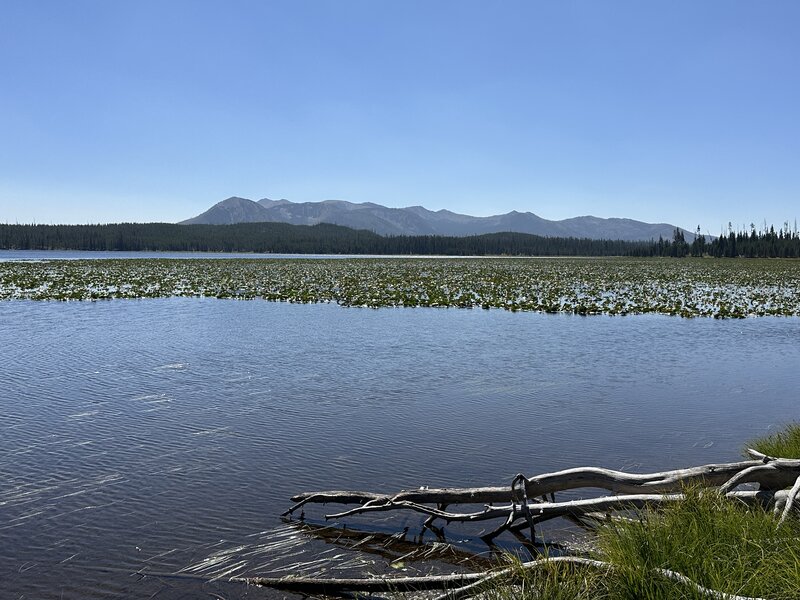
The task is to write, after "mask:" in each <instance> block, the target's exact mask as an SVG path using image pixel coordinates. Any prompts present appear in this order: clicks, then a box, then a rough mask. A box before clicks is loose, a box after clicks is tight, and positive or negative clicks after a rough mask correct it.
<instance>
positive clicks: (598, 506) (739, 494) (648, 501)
mask: <svg viewBox="0 0 800 600" xmlns="http://www.w3.org/2000/svg"><path fill="white" fill-rule="evenodd" d="M787 494H788V492H787V491H786V490H781V491H778V492H772V491H759V490H743V491H733V492H728V494H727V495H726V496H727V497H728V498H730V499H736V500H741V501H743V502H746V503H748V504H753V503H757V502H758V503H761V504H765V505H769V504H771V503H772V502H774V501H775V500H777V499H778V498H779V497H785V496H786V495H787ZM683 499H684V494H677V493H676V494H620V495H615V496H601V497H599V498H588V499H581V500H570V501H567V502H539V503H537V504H530V505H529V508H530V511H531V513H532V516H533V518H534V519H535V521H536V522H537V523H540V522H542V521H547V520H550V519H555V518H558V517H565V516H573V517H580V516H581V515H585V514H587V513H597V512H611V511H619V510H629V509H641V508H645V507H652V508H658V507H660V506H663V505H665V504H669V503H674V502H677V501H680V500H683ZM392 510H410V511H414V512H418V513H421V514H424V515H429V516H433V517H436V518H439V519H442V520H443V521H446V522H448V523H453V522H459V523H469V522H477V521H490V520H492V519H500V518H506V519H507V518H508V517H509V515H513V514H520V515H521V514H522V505H521V504H517V503H515V504H504V505H498V506H487V507H485V508H484V509H483V510H480V511H475V512H453V511H446V510H440V509H438V508H433V507H431V506H426V505H425V504H419V503H417V502H409V501H406V500H401V501H391V502H389V503H387V504H372V505H365V506H358V507H355V508H351V509H350V510H346V511H343V512H340V513H335V514H331V515H326V516H325V518H326V519H342V518H344V517H350V516H353V515H359V514H365V513H372V512H387V511H392Z"/></svg>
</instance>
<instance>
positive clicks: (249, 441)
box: [0, 299, 800, 599]
mask: <svg viewBox="0 0 800 600" xmlns="http://www.w3.org/2000/svg"><path fill="white" fill-rule="evenodd" d="M798 340H800V320H798V319H778V318H761V319H748V320H734V321H719V320H711V319H691V320H686V319H680V318H670V317H661V316H635V317H622V318H620V317H616V318H614V317H602V316H594V317H576V316H566V315H542V314H535V313H511V312H506V311H480V310H457V309H439V310H437V309H380V310H369V309H346V308H341V307H339V306H336V305H327V304H318V305H291V304H280V303H269V302H263V301H249V302H247V301H245V302H237V301H220V300H200V299H165V300H142V301H111V302H101V303H89V302H82V303H55V302H23V301H20V302H7V303H2V304H0V386H1V387H0V595H2V597H3V598H23V597H24V598H101V597H102V598H106V597H144V598H146V597H151V596H152V597H155V598H162V599H163V598H169V599H175V598H192V597H197V596H198V595H199V594H201V593H203V594H209V593H212V594H217V597H220V596H222V597H225V598H238V597H245V596H246V597H265V596H266V595H268V594H267V593H265V592H264V591H263V590H260V589H257V588H243V587H241V586H235V585H233V584H224V583H222V582H219V583H216V584H204V583H202V582H198V581H195V580H191V579H170V578H158V577H150V576H148V577H143V576H142V575H140V574H137V573H138V572H140V571H141V570H143V569H144V570H145V571H158V572H165V573H167V572H169V573H173V572H177V571H183V572H184V573H188V574H194V575H198V576H200V577H206V578H208V577H212V576H218V575H228V574H234V575H245V576H252V575H270V574H277V575H284V574H287V572H297V571H299V572H303V573H309V574H323V573H327V574H332V575H337V574H338V575H341V574H342V573H347V574H353V573H369V572H375V571H381V570H385V569H387V568H388V567H387V566H386V564H384V563H385V561H383V562H382V561H381V557H379V556H377V555H375V554H369V553H365V552H362V553H359V552H357V551H354V550H349V549H346V548H345V549H343V548H342V547H339V546H337V545H336V544H329V543H326V542H324V541H319V540H315V539H314V538H313V537H312V536H308V535H306V534H303V533H301V532H299V531H298V530H297V529H296V528H295V527H294V526H293V525H292V524H287V523H285V522H282V521H281V519H280V517H279V515H280V513H281V512H282V511H283V510H284V509H285V508H287V507H288V506H289V504H290V502H289V497H290V496H291V495H292V494H294V493H297V492H299V491H304V490H315V489H348V488H352V489H368V490H377V491H391V490H396V489H399V488H404V487H418V486H420V485H429V486H447V485H457V486H463V485H494V484H498V485H499V484H508V483H510V481H511V479H512V477H513V476H514V475H515V474H516V473H518V472H523V473H527V474H534V473H537V472H543V471H549V470H554V469H560V468H566V467H572V466H579V465H587V464H589V465H602V466H607V467H612V468H625V469H630V470H636V471H642V470H653V469H662V468H673V467H680V466H688V465H693V464H702V463H706V462H713V461H727V460H735V459H737V457H738V456H739V451H740V448H741V445H742V443H743V442H744V441H746V440H747V439H748V438H751V437H753V436H756V435H760V434H763V433H765V432H767V431H768V430H769V429H770V428H773V427H776V426H778V425H780V424H781V423H783V422H786V421H787V420H792V419H797V418H798V409H797V407H798V389H799V386H800V368H799V367H800V344H799V343H798ZM334 508H335V507H334ZM312 513H313V514H312ZM322 514H323V512H321V511H320V510H317V511H316V512H314V511H312V510H309V516H310V517H312V521H313V518H316V520H317V522H320V521H321V519H320V518H319V517H320V516H321V515H322ZM420 522H421V521H420V519H418V518H417V517H415V516H413V515H405V516H402V517H400V518H399V519H395V520H389V521H387V522H382V521H380V520H378V522H377V524H376V523H375V522H373V521H371V520H370V519H367V518H365V517H360V518H354V519H352V520H350V521H349V524H350V525H351V526H353V527H367V528H368V527H369V526H370V524H372V525H374V526H376V527H378V529H380V528H381V527H382V528H383V529H384V530H385V532H386V533H392V532H394V531H397V530H399V529H402V528H403V526H405V525H408V526H411V527H412V528H414V529H416V528H418V525H419V523H420ZM454 530H455V536H454V539H455V540H456V541H458V535H459V530H458V528H454ZM464 540H465V541H464V543H465V544H466V545H467V546H469V544H470V542H469V539H468V536H467V537H465V538H464ZM473 545H474V544H473ZM390 570H391V569H390ZM401 570H402V569H401ZM215 586H216V587H215Z"/></svg>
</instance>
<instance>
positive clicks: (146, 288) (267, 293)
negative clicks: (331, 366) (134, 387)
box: [0, 258, 800, 318]
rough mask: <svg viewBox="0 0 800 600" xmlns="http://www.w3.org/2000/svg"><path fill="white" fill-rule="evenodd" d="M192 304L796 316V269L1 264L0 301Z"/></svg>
mask: <svg viewBox="0 0 800 600" xmlns="http://www.w3.org/2000/svg"><path fill="white" fill-rule="evenodd" d="M170 296H198V297H216V298H231V299H256V298H259V299H264V300H272V301H282V302H301V303H310V302H336V303H338V304H340V305H342V306H359V307H370V308H379V307H401V306H427V307H459V308H486V309H488V308H502V309H506V310H512V311H518V310H521V311H539V312H548V313H572V314H579V315H590V314H606V315H626V314H641V313H657V314H666V315H678V316H683V317H696V316H709V317H716V318H744V317H751V316H767V315H781V316H798V315H800V261H795V260H714V259H684V260H671V259H652V258H357V259H330V260H327V259H288V260H287V259H275V260H270V259H267V260H263V259H245V258H242V259H239V258H237V259H230V260H227V259H216V260H205V259H191V260H185V259H119V260H118V259H111V260H75V261H56V260H54V261H41V262H5V263H0V300H12V299H30V300H102V299H114V298H160V297H170Z"/></svg>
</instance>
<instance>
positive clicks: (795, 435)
mask: <svg viewBox="0 0 800 600" xmlns="http://www.w3.org/2000/svg"><path fill="white" fill-rule="evenodd" d="M746 447H747V448H753V449H754V450H758V451H759V452H761V453H763V454H766V455H767V456H773V457H776V458H800V423H791V424H789V425H787V426H786V427H784V428H783V429H782V430H780V431H777V432H775V433H773V434H770V435H766V436H764V437H760V438H757V439H755V440H753V441H751V442H750V443H749V444H747V446H746Z"/></svg>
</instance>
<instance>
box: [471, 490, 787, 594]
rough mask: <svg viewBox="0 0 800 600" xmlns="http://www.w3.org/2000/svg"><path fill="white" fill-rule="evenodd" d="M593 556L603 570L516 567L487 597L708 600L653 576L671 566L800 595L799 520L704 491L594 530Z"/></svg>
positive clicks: (737, 588)
mask: <svg viewBox="0 0 800 600" xmlns="http://www.w3.org/2000/svg"><path fill="white" fill-rule="evenodd" d="M593 558H595V559H597V560H601V561H604V562H608V563H611V564H612V565H613V567H612V568H611V569H610V570H609V571H604V570H602V569H597V568H591V567H584V566H580V565H578V566H573V565H568V564H563V563H562V564H553V565H549V566H547V567H546V568H544V569H538V570H536V571H535V572H525V571H523V570H521V569H520V570H519V571H518V572H517V573H515V577H514V578H513V579H514V581H513V583H510V582H507V583H504V584H501V585H495V586H493V588H492V589H491V590H489V591H488V592H487V596H486V597H487V598H490V599H491V600H510V599H511V598H526V599H537V600H538V599H540V598H541V599H544V598H564V599H566V598H570V599H584V598H586V599H589V598H591V599H593V600H594V599H603V600H674V599H676V598H678V599H698V600H700V599H704V600H705V599H707V598H708V596H706V595H703V594H702V593H700V592H699V591H697V590H695V589H693V588H692V587H690V586H687V585H685V584H683V583H679V582H675V581H672V580H669V579H667V578H666V577H664V576H662V575H659V574H658V572H657V569H669V570H672V571H676V572H678V573H680V574H682V575H685V576H686V577H688V578H690V579H691V580H693V581H694V582H696V583H698V584H700V585H702V586H705V587H706V588H710V589H713V590H717V591H721V592H726V593H729V594H738V595H743V596H754V597H759V598H767V599H776V600H777V599H780V600H791V599H800V520H798V519H796V518H794V519H790V520H788V521H786V522H784V523H783V524H782V525H781V526H780V528H779V527H778V517H777V516H775V515H773V513H772V512H771V511H768V510H765V509H763V508H761V507H750V506H746V505H745V504H743V503H741V502H738V501H731V500H728V499H726V498H725V497H723V496H721V495H720V494H718V493H716V492H714V491H710V490H705V491H701V490H689V491H687V493H686V499H685V500H684V501H682V502H678V503H675V504H673V505H670V506H667V507H666V508H664V509H661V510H658V511H655V510H646V511H643V512H642V513H641V514H640V516H639V517H638V518H636V519H631V520H626V521H620V522H616V521H615V522H609V523H607V524H604V525H603V526H601V528H600V529H599V531H598V540H597V549H596V550H595V552H594V556H593Z"/></svg>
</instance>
